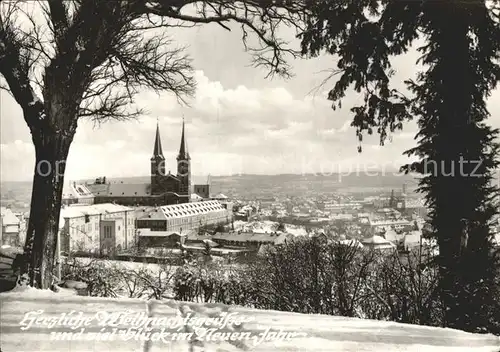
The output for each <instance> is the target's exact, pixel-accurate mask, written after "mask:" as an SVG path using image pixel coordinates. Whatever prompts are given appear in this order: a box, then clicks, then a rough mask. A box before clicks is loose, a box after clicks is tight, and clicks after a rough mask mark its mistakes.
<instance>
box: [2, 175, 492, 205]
mask: <svg viewBox="0 0 500 352" xmlns="http://www.w3.org/2000/svg"><path fill="white" fill-rule="evenodd" d="M496 178H497V184H499V182H500V181H499V179H498V173H497V174H496ZM68 181H69V180H68ZM85 181H86V182H94V179H92V180H89V179H87V180H80V181H77V182H85ZM108 181H109V182H114V183H116V182H123V183H147V182H150V177H149V176H135V177H124V178H110V179H108ZM206 182H207V177H206V176H193V177H192V184H193V185H195V184H205V183H206ZM405 183H406V184H407V189H408V191H409V192H411V191H412V190H414V189H415V188H416V186H417V179H416V178H415V177H413V176H412V175H399V174H396V173H395V172H386V173H382V172H378V173H377V172H375V171H371V173H369V174H366V173H359V174H356V173H353V174H351V175H339V174H333V175H328V176H327V175H314V174H306V175H294V174H282V175H249V174H242V175H232V176H211V177H210V186H211V193H212V194H216V193H224V194H226V195H227V196H230V197H238V198H246V199H248V198H252V197H262V196H270V195H272V196H285V195H287V196H300V195H304V196H307V195H318V194H322V195H328V194H335V193H346V192H349V193H351V192H362V193H366V194H371V193H381V192H384V193H387V192H390V190H391V189H394V190H397V191H399V190H401V189H402V186H403V184H405ZM1 187H2V204H4V203H6V202H10V201H12V200H15V201H16V202H21V203H29V200H30V197H31V182H2V184H1Z"/></svg>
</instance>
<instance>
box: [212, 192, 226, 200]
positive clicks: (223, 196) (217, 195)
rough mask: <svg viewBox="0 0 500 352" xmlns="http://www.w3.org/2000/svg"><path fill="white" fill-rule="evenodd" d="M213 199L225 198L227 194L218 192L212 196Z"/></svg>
mask: <svg viewBox="0 0 500 352" xmlns="http://www.w3.org/2000/svg"><path fill="white" fill-rule="evenodd" d="M212 198H213V199H227V196H226V195H224V194H222V193H219V194H216V195H215V196H213V197H212Z"/></svg>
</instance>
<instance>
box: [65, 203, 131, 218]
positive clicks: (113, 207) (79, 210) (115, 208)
mask: <svg viewBox="0 0 500 352" xmlns="http://www.w3.org/2000/svg"><path fill="white" fill-rule="evenodd" d="M132 210H133V209H132V208H129V207H125V206H123V205H118V204H112V203H103V204H92V205H80V204H73V205H70V206H67V207H64V208H61V218H78V217H82V216H85V215H99V214H112V213H117V212H121V211H132Z"/></svg>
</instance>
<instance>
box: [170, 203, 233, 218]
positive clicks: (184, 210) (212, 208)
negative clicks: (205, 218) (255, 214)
mask: <svg viewBox="0 0 500 352" xmlns="http://www.w3.org/2000/svg"><path fill="white" fill-rule="evenodd" d="M161 210H162V211H163V213H164V214H165V216H166V218H167V219H169V218H182V217H187V216H193V215H202V214H209V213H212V212H225V211H227V210H226V208H224V207H223V206H222V204H221V203H220V202H219V201H217V200H211V201H208V202H195V203H183V204H173V205H166V206H163V207H161Z"/></svg>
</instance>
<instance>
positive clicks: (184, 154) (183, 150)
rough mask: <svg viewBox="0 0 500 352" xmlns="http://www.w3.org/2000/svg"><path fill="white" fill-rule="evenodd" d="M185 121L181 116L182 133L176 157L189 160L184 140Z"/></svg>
mask: <svg viewBox="0 0 500 352" xmlns="http://www.w3.org/2000/svg"><path fill="white" fill-rule="evenodd" d="M184 125H185V122H184V117H182V134H181V146H180V148H179V156H178V157H177V159H179V160H180V159H187V160H189V159H190V157H189V152H188V148H187V142H186V137H185V126H184Z"/></svg>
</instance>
